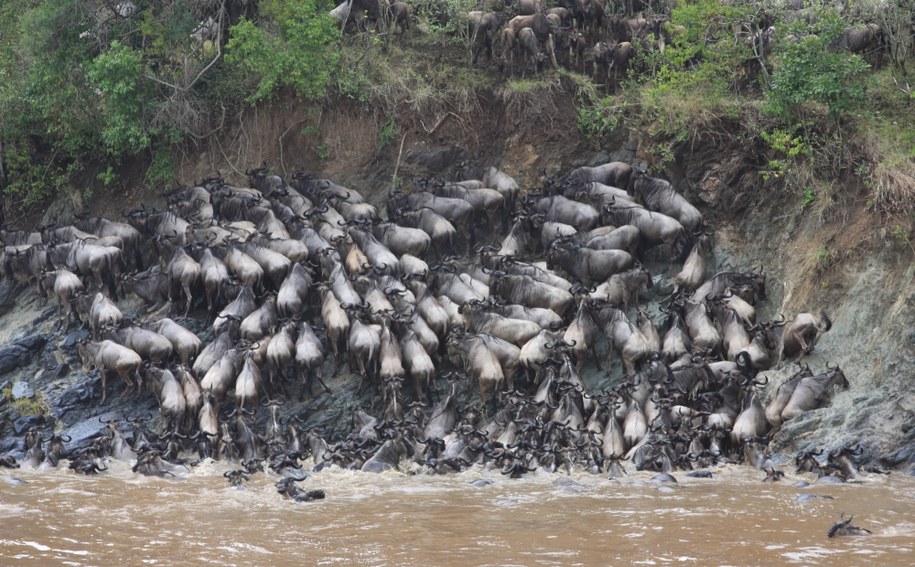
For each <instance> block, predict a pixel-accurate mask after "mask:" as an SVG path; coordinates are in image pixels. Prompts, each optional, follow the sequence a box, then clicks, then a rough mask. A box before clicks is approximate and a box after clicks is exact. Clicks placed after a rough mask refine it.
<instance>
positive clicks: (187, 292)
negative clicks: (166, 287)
mask: <svg viewBox="0 0 915 567" xmlns="http://www.w3.org/2000/svg"><path fill="white" fill-rule="evenodd" d="M183 287H184V297H186V298H187V305H185V307H184V318H185V319H187V314H188V311H190V310H191V300H192V299H193V297H192V296H191V285H190V284H184V285H183Z"/></svg>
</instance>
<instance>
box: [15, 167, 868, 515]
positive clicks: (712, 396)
mask: <svg viewBox="0 0 915 567" xmlns="http://www.w3.org/2000/svg"><path fill="white" fill-rule="evenodd" d="M249 185H250V186H249V187H240V186H235V185H232V184H230V183H228V182H226V181H225V180H223V179H222V178H220V177H211V178H207V179H205V180H203V181H202V182H201V183H200V184H199V185H197V186H195V187H191V188H181V189H175V190H173V191H169V192H167V193H166V195H165V196H166V197H167V202H168V209H167V210H165V211H157V210H154V209H147V208H139V209H136V210H133V211H131V212H129V213H126V221H127V222H126V223H125V222H116V221H111V220H107V219H103V218H81V219H77V220H76V221H74V223H73V225H70V226H66V227H57V226H45V227H42V228H41V229H40V230H38V231H35V232H27V231H9V230H4V231H2V232H0V239H2V241H3V245H4V247H3V254H2V256H0V266H2V273H3V275H4V277H6V278H14V279H17V280H19V281H21V282H36V283H37V289H38V292H39V293H40V294H43V295H47V296H53V297H55V298H56V300H57V302H58V305H59V309H60V312H59V318H60V323H59V324H60V325H61V326H64V325H66V326H68V327H70V326H72V325H75V324H78V325H82V326H85V327H88V329H89V330H90V332H91V339H90V338H88V337H87V338H86V339H84V340H83V341H82V342H80V344H79V345H77V347H76V350H77V351H78V356H79V358H80V359H81V360H82V362H83V364H84V365H85V368H91V367H95V368H97V369H98V371H99V374H100V376H101V389H100V391H99V393H98V399H99V402H98V403H99V409H100V410H101V409H102V408H104V407H105V406H109V408H108V409H110V405H111V402H110V401H107V398H106V396H107V390H108V389H109V388H110V387H111V384H110V383H109V380H106V376H107V377H108V379H113V378H118V379H119V380H122V381H123V382H124V385H125V386H124V393H126V392H127V391H129V390H135V394H136V395H137V396H139V395H140V394H141V392H142V391H143V390H144V389H147V390H149V391H151V392H153V393H154V394H155V396H156V397H157V399H158V405H159V413H160V416H159V424H158V428H157V429H158V432H157V433H158V434H156V433H154V432H153V431H151V429H155V428H147V426H146V424H145V423H144V422H143V421H142V420H137V419H134V420H133V421H132V428H133V432H132V434H127V435H125V434H124V433H123V432H122V431H121V430H120V428H119V423H118V422H115V421H109V422H107V424H106V426H105V428H104V430H105V433H104V434H100V435H98V436H97V437H96V438H94V439H91V440H89V441H88V442H86V443H83V444H82V446H79V447H71V448H70V449H69V450H66V449H65V443H66V442H69V440H68V439H67V438H65V436H63V435H62V434H60V433H56V434H54V435H52V436H51V437H50V439H45V438H44V437H43V434H42V433H41V432H40V431H38V430H32V431H30V432H28V433H27V435H26V439H25V443H24V453H25V455H24V457H22V456H20V458H21V461H22V462H21V464H22V465H24V466H29V467H36V468H44V467H53V466H56V465H57V463H58V461H59V459H60V458H62V457H64V456H66V457H69V459H70V462H71V464H70V467H71V468H73V469H74V470H75V471H77V472H81V473H96V472H99V471H100V470H104V469H105V468H106V465H105V460H106V459H108V458H114V459H124V460H129V461H133V462H135V465H134V470H136V471H140V472H143V473H145V474H156V475H178V474H180V473H181V472H183V471H186V470H187V468H188V466H189V464H188V463H189V462H191V459H192V458H193V459H198V458H199V459H205V458H214V459H219V460H226V461H232V462H240V463H242V464H243V466H244V467H245V468H244V469H241V470H239V471H235V472H233V473H232V475H230V476H231V478H230V482H233V483H237V482H242V481H243V480H244V479H245V478H246V477H247V476H246V475H249V474H251V473H252V472H254V471H255V470H258V469H259V468H262V466H263V465H261V463H262V462H263V461H264V460H265V459H266V460H268V461H269V464H270V466H271V467H272V468H273V469H274V470H275V471H277V472H278V473H280V474H281V475H282V476H283V477H284V478H286V479H293V480H287V481H284V482H285V483H286V484H284V485H283V487H278V488H281V492H283V493H284V494H286V495H287V496H289V497H290V498H306V497H308V495H307V494H305V493H302V492H297V490H298V489H297V488H295V486H293V485H292V484H291V483H293V482H295V481H296V480H300V479H302V478H304V476H305V473H304V472H303V471H302V469H301V464H300V463H299V461H300V460H302V459H305V458H307V457H311V458H312V459H313V463H314V466H315V468H317V469H321V468H323V467H326V466H329V465H336V466H339V467H346V468H355V469H361V470H363V471H381V470H386V469H397V468H400V467H403V463H405V462H407V461H412V462H413V463H414V464H413V465H412V466H413V467H415V470H424V471H428V472H429V473H443V472H447V471H454V470H463V469H467V468H470V467H486V468H491V467H495V468H498V469H499V470H501V472H502V473H503V474H505V475H509V476H512V477H518V476H521V475H523V474H525V473H526V472H529V471H534V470H543V471H559V470H562V471H568V472H571V471H574V470H584V471H589V472H592V473H595V474H599V473H603V474H609V475H610V476H611V477H613V476H617V475H621V474H624V473H625V469H626V468H627V467H633V468H635V469H638V470H646V469H647V470H654V471H658V472H659V473H662V474H669V473H670V471H673V470H675V469H682V470H693V469H705V468H707V467H711V466H713V465H716V464H721V463H725V462H740V461H743V462H747V463H749V464H751V465H754V466H756V467H758V468H760V469H762V470H766V471H767V478H769V479H772V480H777V478H778V476H779V473H780V471H778V470H776V467H775V466H774V465H773V464H772V462H771V460H770V459H769V458H768V455H767V443H768V439H770V438H771V436H772V435H773V434H774V433H775V432H777V431H778V429H779V428H780V427H781V425H782V424H783V423H784V422H785V421H788V420H791V419H794V418H796V417H797V416H799V415H801V414H802V413H804V412H806V411H809V410H813V409H815V408H818V407H820V406H822V405H824V404H826V403H828V401H829V399H830V396H831V394H832V392H833V390H834V389H835V387H842V388H844V387H847V386H848V382H847V381H846V378H845V376H844V374H843V373H842V371H841V370H840V369H839V368H838V367H832V366H827V368H825V369H823V370H822V371H819V372H817V371H814V370H812V369H810V368H809V366H807V365H803V366H799V367H798V371H797V373H796V374H795V375H794V376H793V377H792V378H791V379H789V380H787V381H786V382H784V383H783V384H781V385H780V386H779V387H778V388H777V390H776V391H775V392H774V394H773V395H771V401H770V402H769V403H768V405H767V406H764V405H763V402H762V399H761V393H760V388H762V387H764V386H765V385H766V382H767V379H765V378H763V377H761V376H760V375H759V374H758V373H759V372H760V371H763V370H766V369H771V368H776V367H778V366H779V365H780V364H786V363H788V362H789V361H796V360H798V359H800V358H801V357H803V356H804V355H805V354H807V353H809V352H810V351H811V350H812V349H813V348H814V345H815V344H816V341H817V338H818V336H819V335H820V334H821V333H823V332H825V331H827V330H829V328H830V325H831V322H830V320H829V318H828V317H827V316H826V315H825V314H821V315H819V316H817V315H813V314H810V313H801V314H798V315H797V316H795V317H794V318H793V319H792V320H790V321H784V320H776V321H760V320H759V319H758V318H757V316H756V309H755V306H756V305H757V304H758V302H760V301H761V300H763V299H764V298H765V297H766V285H765V284H766V282H765V276H764V275H763V274H762V273H761V271H748V272H740V271H724V272H719V273H717V274H714V275H712V276H711V277H707V274H708V272H709V271H710V264H711V257H710V255H711V250H712V243H711V239H712V234H711V233H710V232H709V231H708V230H707V228H706V227H705V226H704V225H703V217H702V214H701V212H700V211H699V210H698V209H697V208H696V207H694V206H693V205H691V204H690V203H689V202H688V201H687V200H686V199H685V198H684V197H683V196H682V195H681V194H680V192H678V191H677V190H676V189H675V188H674V186H673V185H672V184H671V183H669V182H668V181H666V180H663V179H659V178H655V177H651V176H649V175H648V174H647V173H646V172H644V171H642V170H640V169H637V168H632V167H630V166H629V165H628V164H625V163H622V162H611V163H607V164H604V165H600V166H597V167H579V168H577V169H573V170H572V171H570V172H568V174H567V175H565V176H563V177H552V178H547V179H545V180H543V187H542V189H541V190H540V191H538V192H535V191H532V190H527V191H522V190H520V188H519V186H518V184H517V183H516V182H515V180H514V179H512V178H511V177H509V176H508V175H506V174H505V173H504V172H502V171H500V170H498V169H496V168H494V167H478V166H469V165H463V166H461V167H460V168H459V169H458V170H456V171H455V172H454V173H453V175H452V177H451V179H450V180H444V179H420V180H417V181H416V182H415V186H413V187H409V188H404V189H396V190H391V191H389V193H388V194H387V196H386V199H384V207H383V209H386V214H383V212H382V211H379V209H378V208H376V207H375V206H373V205H371V204H369V203H367V202H366V200H365V199H364V198H363V196H362V195H360V193H359V192H358V191H357V190H355V189H352V188H348V187H343V186H341V185H338V184H337V183H334V182H333V181H331V180H329V179H317V178H311V177H309V176H306V175H304V174H295V175H293V176H292V177H291V178H290V179H289V180H288V181H287V180H285V179H283V178H281V177H279V176H277V175H272V174H269V172H268V171H267V170H266V168H260V169H256V170H252V171H249ZM385 217H387V218H385ZM538 259H539V260H540V261H537V260H538ZM543 260H545V262H544V261H543ZM642 261H645V262H649V261H650V262H651V265H656V266H658V270H660V271H661V272H665V273H670V274H674V275H672V276H670V277H667V276H665V275H664V274H658V275H655V276H652V274H650V273H649V272H648V270H647V269H646V268H645V267H644V265H643V264H641V263H640V262H642ZM681 261H682V266H681V267H679V269H678V266H680V262H681ZM649 288H651V289H650V290H649ZM660 288H664V289H665V291H664V292H663V293H659V292H657V290H658V289H660ZM649 293H653V294H654V295H655V296H656V297H655V299H660V307H659V308H658V309H659V311H658V312H659V313H661V314H662V315H663V317H661V318H660V319H659V318H658V316H657V315H655V316H652V314H651V311H652V310H653V308H652V309H649V306H648V304H647V303H646V302H645V300H644V299H643V296H645V295H646V294H649ZM128 296H130V297H133V296H136V297H138V298H140V299H141V300H142V302H143V303H144V304H145V305H146V306H147V307H146V308H145V310H141V312H142V313H144V315H142V316H140V315H138V316H137V318H136V319H135V320H128V319H126V318H125V317H124V316H123V314H122V311H121V309H120V308H119V305H118V303H119V302H121V304H122V305H123V301H124V300H125V299H126V298H128ZM172 317H174V318H172ZM661 319H663V320H661ZM191 329H197V332H192V331H191ZM203 339H207V340H203ZM604 351H605V352H606V359H605V360H602V359H603V358H604V356H603V355H602V353H603V352H604ZM617 358H618V359H619V362H616V359H617ZM792 363H793V362H792ZM342 367H348V369H349V371H350V373H351V374H352V375H353V378H352V379H353V381H354V382H353V387H355V380H356V375H358V381H359V385H358V389H359V390H365V389H369V390H371V391H373V392H375V393H377V396H376V397H375V398H374V401H373V402H372V403H371V405H370V406H367V407H354V408H353V413H352V419H353V430H352V433H351V434H350V435H349V436H347V437H346V438H344V439H341V440H338V441H337V442H336V443H334V444H329V443H328V442H327V441H325V440H324V439H323V438H322V437H321V435H320V433H319V432H318V431H315V430H310V429H309V430H306V429H305V428H304V427H303V426H302V424H303V423H304V421H306V420H307V419H308V415H307V412H304V413H303V412H302V411H301V406H300V411H299V412H296V411H295V409H294V408H292V405H293V403H294V402H292V401H291V400H292V398H293V397H295V395H296V394H297V397H298V399H299V402H301V401H302V399H304V398H306V397H313V396H321V395H325V392H326V391H328V390H329V388H328V387H327V385H326V384H325V380H328V379H329V378H331V377H332V376H337V375H338V374H339V372H340V370H341V368H342ZM617 368H618V369H617ZM583 369H587V371H588V372H587V373H586V374H588V379H587V380H585V379H583V378H582V371H583ZM611 369H613V373H611ZM594 370H606V374H599V373H596V372H594ZM611 375H613V376H621V378H618V379H613V380H611V379H610V378H609V377H610V376H611ZM404 382H409V383H410V386H412V387H410V386H407V387H404ZM316 390H317V391H316ZM471 392H474V395H471ZM476 393H478V396H479V398H478V399H479V401H478V402H477V401H476V399H477V395H476ZM122 395H123V394H122ZM284 403H285V404H286V405H285V406H283V404H284ZM284 415H285V416H286V417H283V416H284ZM127 439H131V440H132V441H131V442H129V443H128V441H127ZM860 456H861V450H860V448H848V447H845V448H838V449H836V450H834V451H832V452H831V453H830V454H829V459H828V461H827V462H819V461H817V459H816V454H815V453H809V454H805V455H803V456H799V457H798V469H799V470H802V471H816V472H818V473H819V474H820V475H821V476H829V477H831V478H834V479H836V480H844V479H848V478H852V477H854V475H855V473H856V464H855V463H856V461H857V460H858V459H859V458H860ZM2 463H3V464H5V465H7V466H17V463H16V460H15V459H13V458H12V457H7V458H5V459H4V460H3V461H2ZM627 463H628V464H627ZM227 474H229V473H227ZM311 497H318V496H317V495H311Z"/></svg>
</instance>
